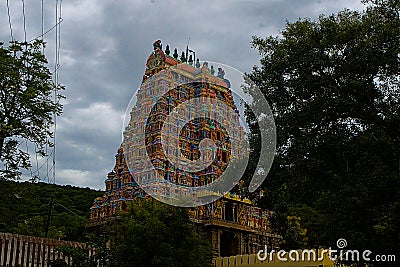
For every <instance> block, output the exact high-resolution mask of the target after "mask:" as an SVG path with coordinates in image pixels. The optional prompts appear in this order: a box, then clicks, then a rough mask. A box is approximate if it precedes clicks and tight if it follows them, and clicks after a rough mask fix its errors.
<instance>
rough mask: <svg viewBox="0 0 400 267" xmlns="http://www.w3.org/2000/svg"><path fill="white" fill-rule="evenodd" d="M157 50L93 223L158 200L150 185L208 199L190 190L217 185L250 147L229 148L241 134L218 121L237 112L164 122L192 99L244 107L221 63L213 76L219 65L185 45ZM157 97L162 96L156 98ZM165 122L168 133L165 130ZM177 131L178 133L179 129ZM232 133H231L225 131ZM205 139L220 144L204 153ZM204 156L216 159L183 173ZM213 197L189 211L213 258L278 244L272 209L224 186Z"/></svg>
mask: <svg viewBox="0 0 400 267" xmlns="http://www.w3.org/2000/svg"><path fill="white" fill-rule="evenodd" d="M153 48H154V51H153V52H152V53H151V55H150V56H149V58H148V60H147V62H146V70H145V74H144V76H143V80H142V86H141V87H140V88H139V90H138V92H137V94H136V99H137V101H136V104H135V106H134V107H133V108H132V111H131V112H130V116H131V118H130V122H129V125H128V126H127V127H126V129H125V133H124V142H123V145H122V146H121V147H120V148H119V149H118V152H117V154H116V155H115V160H116V163H115V167H114V168H113V170H112V171H111V172H110V173H109V174H108V175H107V179H106V180H105V184H106V192H105V194H104V196H103V197H99V198H97V199H95V201H94V203H93V206H92V207H91V212H90V221H89V224H88V227H92V226H96V225H99V224H103V223H106V222H107V221H109V220H113V219H115V218H117V217H118V216H119V215H121V214H123V213H126V212H128V210H129V203H130V202H131V201H133V200H134V199H137V198H141V199H146V198H151V197H152V196H153V197H154V195H153V194H152V193H151V194H149V191H148V190H152V188H156V189H154V190H161V191H162V192H159V193H160V195H161V196H163V198H171V199H173V198H174V197H175V196H176V192H175V191H174V190H175V189H174V187H171V186H169V185H171V184H172V185H179V187H180V189H181V188H183V192H185V194H187V195H188V196H193V197H194V199H198V200H203V199H202V198H207V197H208V196H207V194H201V195H199V194H197V195H196V193H195V191H194V190H193V188H197V187H207V186H208V185H210V184H212V183H213V182H214V181H216V180H218V178H219V177H220V175H221V173H222V172H223V171H224V169H225V168H226V166H227V165H228V163H229V161H230V160H232V159H237V158H242V157H243V155H244V154H245V153H247V152H246V150H239V151H233V152H232V149H231V148H232V146H233V144H235V142H236V144H238V143H240V140H242V139H243V133H242V132H240V131H237V129H235V128H238V127H235V126H234V125H235V124H225V125H233V126H232V127H231V128H232V129H226V127H223V126H222V125H219V123H218V121H223V120H227V121H235V120H237V116H233V115H230V114H229V113H226V112H225V111H224V110H223V109H219V108H218V106H216V107H215V109H213V114H208V115H209V117H211V118H214V119H215V120H213V119H196V120H191V121H190V122H189V123H186V124H184V125H175V124H174V123H170V122H168V123H167V122H166V123H164V122H165V121H166V117H167V115H168V114H169V113H170V112H171V110H173V109H174V108H175V107H176V106H177V105H179V104H180V103H181V102H184V101H187V100H188V99H190V98H193V97H200V96H201V97H209V98H212V99H217V100H219V101H222V102H223V103H225V104H226V105H227V106H228V107H229V108H230V109H231V110H233V111H234V112H235V113H237V114H238V113H239V112H238V110H237V108H236V106H235V104H234V101H233V96H232V92H231V90H230V89H229V88H230V86H231V84H230V81H229V80H227V79H226V78H225V77H224V74H225V73H224V70H223V69H222V68H218V72H217V74H216V75H215V70H214V66H211V67H210V68H209V66H208V63H207V62H204V63H203V64H202V65H201V64H200V62H199V59H198V58H197V59H194V58H193V57H192V55H188V54H189V53H188V51H191V50H188V49H186V53H185V52H182V55H181V56H180V58H178V57H179V55H178V53H177V50H176V49H175V50H174V53H173V54H172V55H170V54H171V51H170V49H169V46H167V47H166V49H165V50H164V51H163V50H162V45H161V41H156V42H155V43H154V44H153ZM171 66H172V67H174V66H178V67H176V68H170V67H171ZM168 88H169V90H167V89H168ZM171 88H172V89H171ZM164 89H165V90H164ZM154 99H157V101H156V102H154ZM214 105H215V104H214ZM190 109H191V106H188V108H187V109H185V110H184V112H186V111H187V112H190ZM154 111H155V112H154ZM149 114H150V115H149ZM237 123H238V122H237ZM163 124H165V125H163ZM178 124H179V123H178ZM160 125H161V126H162V125H163V127H164V128H167V129H170V130H168V131H167V133H166V134H164V133H162V131H161V130H160V128H161V127H160ZM182 126H183V127H182ZM177 128H178V130H177ZM179 128H180V131H179ZM176 132H177V133H179V134H174V133H176ZM228 132H229V133H231V134H230V135H228ZM163 134H164V135H163ZM228 136H229V137H228ZM165 138H167V141H168V142H165V143H166V144H167V145H164V146H163V144H162V142H161V140H165ZM204 138H209V139H212V140H213V141H214V142H216V143H217V145H218V146H217V147H215V146H209V147H207V146H206V148H205V150H203V153H199V147H200V145H201V140H202V139H204ZM163 150H169V155H172V156H170V157H167V156H166V155H165V154H164V153H163V152H162V151H163ZM144 154H147V155H148V156H149V158H150V159H151V160H149V162H146V161H145V162H143V161H142V160H140V157H142V156H143V155H144ZM179 155H183V156H184V157H185V158H187V159H188V160H189V163H187V162H185V161H182V162H179V164H172V163H171V161H172V160H176V159H175V158H179ZM171 157H172V159H171ZM199 157H205V160H212V159H214V160H212V164H210V165H209V166H207V167H206V168H203V169H201V170H199V171H197V172H188V171H185V166H186V165H188V164H190V161H192V162H193V161H195V160H197V159H198V158H199ZM150 165H152V166H150ZM166 182H168V183H166ZM139 184H140V186H139ZM164 184H169V185H168V186H164ZM163 186H164V187H163ZM149 188H150V189H149ZM160 188H161V189H160ZM151 192H153V191H151ZM181 193H182V189H181V190H180V194H181ZM155 198H156V199H159V198H157V197H155ZM214 199H215V200H213V201H212V202H210V201H201V202H199V203H206V204H204V205H200V206H198V205H194V206H193V207H190V208H188V211H189V216H190V219H191V221H192V222H193V223H194V224H196V226H197V227H198V229H199V230H201V231H203V232H205V233H206V234H207V236H208V238H209V240H210V242H211V246H212V249H213V253H214V257H224V256H232V255H241V254H253V253H257V252H258V251H259V250H260V249H262V248H264V245H268V247H270V248H275V247H278V246H279V241H280V239H281V237H280V236H279V235H277V234H274V233H272V231H271V229H270V223H269V219H270V218H271V216H273V214H274V213H273V212H272V211H267V210H263V209H261V208H258V207H256V206H255V205H254V203H253V202H252V201H251V200H250V199H248V198H245V197H243V196H240V195H238V194H234V193H231V192H227V191H224V190H222V191H221V192H220V195H219V196H218V197H217V198H214ZM159 200H160V199H159ZM161 200H162V199H161Z"/></svg>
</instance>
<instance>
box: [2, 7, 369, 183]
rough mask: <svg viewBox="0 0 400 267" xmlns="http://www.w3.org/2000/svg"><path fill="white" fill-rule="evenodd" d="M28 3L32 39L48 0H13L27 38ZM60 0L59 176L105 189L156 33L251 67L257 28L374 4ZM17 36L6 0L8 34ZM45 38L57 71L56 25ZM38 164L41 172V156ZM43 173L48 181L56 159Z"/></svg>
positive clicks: (176, 44)
mask: <svg viewBox="0 0 400 267" xmlns="http://www.w3.org/2000/svg"><path fill="white" fill-rule="evenodd" d="M23 2H25V3H24V4H25V25H26V34H27V40H31V39H33V38H35V37H37V36H39V35H40V34H41V1H40V0H25V1H19V0H9V5H10V16H11V26H12V31H13V36H14V38H15V39H17V40H21V41H23V40H24V30H23V29H24V27H23V25H24V24H23V8H22V3H23ZM56 2H57V1H56V0H44V24H45V27H44V28H45V31H46V30H47V29H50V28H51V27H52V26H54V24H55V21H56V16H55V11H56V8H55V4H56ZM60 3H61V17H62V19H63V22H62V23H61V24H60V27H61V28H60V29H61V35H60V48H61V49H60V65H61V67H60V70H59V81H60V83H61V84H63V85H65V86H66V91H65V92H63V93H64V95H65V96H66V99H65V101H64V113H63V115H62V116H61V117H59V118H58V120H57V135H56V137H57V139H56V140H57V149H56V183H57V184H71V185H76V186H82V187H86V186H88V187H91V188H95V189H104V179H105V178H106V175H107V173H108V172H109V171H110V170H111V169H112V168H113V166H114V155H115V153H116V150H117V148H118V147H119V145H120V143H121V140H122V138H121V136H122V132H121V129H122V122H123V116H124V113H125V109H126V107H127V105H128V103H129V100H130V98H131V97H132V95H133V94H134V92H135V91H136V89H137V88H138V87H139V86H140V82H141V77H142V75H143V73H144V69H145V62H146V59H147V57H148V56H149V54H150V53H151V52H152V44H153V42H154V41H155V40H157V39H161V40H162V43H163V47H164V48H165V46H166V45H167V44H169V45H170V48H171V50H172V51H173V49H174V48H177V49H178V53H179V54H181V52H182V51H183V50H184V49H185V48H186V44H187V42H188V39H189V38H190V44H189V46H190V48H191V49H193V50H195V51H196V56H198V57H199V58H200V59H201V60H208V61H214V62H220V63H224V64H227V65H230V66H232V67H234V68H236V69H238V70H240V71H242V72H250V71H251V69H252V66H254V65H257V64H258V62H259V55H258V53H257V51H255V50H254V49H252V48H251V47H250V42H251V37H252V36H254V35H255V36H261V37H266V36H269V35H278V34H279V33H280V31H281V30H282V29H283V27H284V26H285V22H286V21H289V22H294V21H295V20H297V19H298V18H306V17H307V18H310V19H316V18H318V15H319V14H322V13H323V14H326V15H329V14H331V13H335V12H337V11H340V10H342V9H344V8H349V9H357V10H360V9H363V8H364V6H363V5H362V4H361V3H360V1H354V0H325V1H323V0H265V1H261V0H260V1H161V0H148V1H132V0H118V1H111V0H101V1H100V0H99V1H95V0H64V1H61V0H58V4H59V5H60ZM59 14H60V9H58V15H59ZM10 39H11V35H10V27H9V22H8V15H7V6H6V1H4V0H3V1H1V2H0V41H3V42H5V43H7V42H8V41H9V40H10ZM45 40H46V41H47V48H46V50H45V54H46V56H47V57H48V59H49V68H50V69H52V70H53V69H54V51H55V32H54V30H53V31H50V32H49V33H48V34H46V35H45ZM227 78H229V77H227ZM33 165H34V167H33V168H32V171H33V172H35V166H36V163H35V161H34V162H33ZM28 173H29V172H28ZM39 174H40V177H41V179H42V180H47V179H46V178H45V175H46V167H44V168H41V169H40V171H39ZM24 178H25V179H27V178H29V176H28V175H24Z"/></svg>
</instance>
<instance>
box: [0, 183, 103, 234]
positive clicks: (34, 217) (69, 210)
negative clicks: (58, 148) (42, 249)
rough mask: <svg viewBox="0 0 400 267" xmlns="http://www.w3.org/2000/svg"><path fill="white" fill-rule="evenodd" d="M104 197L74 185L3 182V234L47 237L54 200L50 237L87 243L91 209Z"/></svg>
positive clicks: (0, 186)
mask: <svg viewBox="0 0 400 267" xmlns="http://www.w3.org/2000/svg"><path fill="white" fill-rule="evenodd" d="M102 195H103V192H101V191H95V190H92V189H89V188H79V187H73V186H70V185H67V186H60V185H52V184H45V183H29V182H24V183H21V182H14V181H0V203H1V205H0V232H5V233H16V234H22V235H31V236H39V237H44V236H45V231H46V222H47V218H48V213H49V209H50V201H51V198H53V201H54V204H53V208H52V216H51V222H50V225H49V231H48V237H49V238H54V239H59V238H60V239H62V240H70V241H85V238H84V237H85V234H84V233H85V232H86V229H85V225H86V223H87V221H88V219H89V211H90V207H91V205H92V203H93V199H95V198H96V197H99V196H102Z"/></svg>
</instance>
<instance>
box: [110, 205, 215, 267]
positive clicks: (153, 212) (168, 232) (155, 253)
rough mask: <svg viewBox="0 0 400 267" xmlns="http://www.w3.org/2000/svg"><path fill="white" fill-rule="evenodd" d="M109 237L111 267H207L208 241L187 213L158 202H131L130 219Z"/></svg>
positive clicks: (123, 221) (208, 260) (209, 259)
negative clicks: (111, 258)
mask: <svg viewBox="0 0 400 267" xmlns="http://www.w3.org/2000/svg"><path fill="white" fill-rule="evenodd" d="M111 229H112V231H111V233H110V235H111V236H110V237H111V243H112V254H113V259H114V261H115V262H114V265H113V266H138V267H140V266H146V267H148V266H163V267H167V266H171V267H172V266H173V267H179V266H210V264H211V249H210V245H209V242H208V240H206V239H205V238H204V237H203V236H202V234H201V233H199V232H198V231H197V230H196V228H195V226H194V225H193V223H191V222H190V221H189V216H188V214H187V210H185V209H183V208H177V207H174V206H169V205H166V204H163V203H161V202H157V201H152V200H144V201H142V202H134V203H133V206H132V208H131V211H130V215H129V216H128V217H126V218H123V219H122V221H120V222H118V223H115V224H114V225H113V227H112V228H111Z"/></svg>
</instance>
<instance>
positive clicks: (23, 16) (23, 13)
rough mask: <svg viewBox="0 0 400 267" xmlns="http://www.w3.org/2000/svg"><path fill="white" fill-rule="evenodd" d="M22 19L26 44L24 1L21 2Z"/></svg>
mask: <svg viewBox="0 0 400 267" xmlns="http://www.w3.org/2000/svg"><path fill="white" fill-rule="evenodd" d="M22 18H23V23H24V42H25V43H26V16H25V1H24V0H22Z"/></svg>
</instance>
